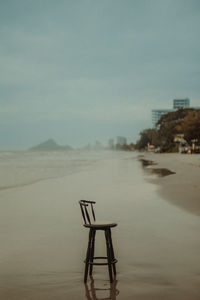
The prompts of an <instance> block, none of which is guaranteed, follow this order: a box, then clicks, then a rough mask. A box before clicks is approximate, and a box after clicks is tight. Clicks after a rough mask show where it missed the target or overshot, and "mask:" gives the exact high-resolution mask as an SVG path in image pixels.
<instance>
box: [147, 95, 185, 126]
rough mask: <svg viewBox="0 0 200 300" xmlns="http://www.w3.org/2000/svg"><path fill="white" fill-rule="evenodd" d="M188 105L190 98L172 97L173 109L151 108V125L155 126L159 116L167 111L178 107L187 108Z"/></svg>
mask: <svg viewBox="0 0 200 300" xmlns="http://www.w3.org/2000/svg"><path fill="white" fill-rule="evenodd" d="M188 107H190V99H189V98H185V99H174V100H173V109H152V111H151V114H152V123H153V127H156V123H157V122H158V121H159V120H160V118H161V116H163V115H165V114H167V113H168V112H172V111H176V110H177V109H179V108H188Z"/></svg>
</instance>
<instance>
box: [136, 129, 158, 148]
mask: <svg viewBox="0 0 200 300" xmlns="http://www.w3.org/2000/svg"><path fill="white" fill-rule="evenodd" d="M148 143H150V144H152V145H154V146H158V145H159V139H158V132H157V130H156V129H154V128H150V129H145V130H143V131H142V132H140V139H139V141H137V143H136V149H139V150H141V149H145V148H146V147H147V144H148Z"/></svg>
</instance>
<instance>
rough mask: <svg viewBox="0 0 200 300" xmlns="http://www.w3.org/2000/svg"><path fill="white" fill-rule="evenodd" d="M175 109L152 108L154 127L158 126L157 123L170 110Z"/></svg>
mask: <svg viewBox="0 0 200 300" xmlns="http://www.w3.org/2000/svg"><path fill="white" fill-rule="evenodd" d="M171 111H174V110H173V109H152V111H151V113H152V123H153V127H155V126H156V123H157V122H158V121H159V120H160V118H161V117H162V116H163V115H165V114H167V113H168V112H171Z"/></svg>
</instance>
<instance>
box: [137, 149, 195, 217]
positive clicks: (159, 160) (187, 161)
mask: <svg viewBox="0 0 200 300" xmlns="http://www.w3.org/2000/svg"><path fill="white" fill-rule="evenodd" d="M138 158H139V160H141V159H142V160H146V163H144V164H143V168H144V169H145V171H148V172H147V173H149V174H151V177H149V178H147V180H148V181H150V182H152V183H154V184H157V185H159V186H160V188H159V191H158V193H159V194H160V195H161V196H162V197H163V198H164V199H165V200H167V201H169V202H170V203H171V204H174V205H176V206H178V207H179V208H181V209H184V210H186V211H188V212H190V213H192V214H195V215H198V216H199V215H200V199H199V195H200V185H199V175H200V156H199V155H195V154H194V155H187V154H178V153H166V154H160V153H148V152H147V153H143V154H142V155H139V157H138ZM148 161H149V163H148ZM162 170H163V171H164V170H168V174H165V175H164V176H163V174H162ZM156 173H157V174H156ZM152 174H156V175H157V176H155V177H152Z"/></svg>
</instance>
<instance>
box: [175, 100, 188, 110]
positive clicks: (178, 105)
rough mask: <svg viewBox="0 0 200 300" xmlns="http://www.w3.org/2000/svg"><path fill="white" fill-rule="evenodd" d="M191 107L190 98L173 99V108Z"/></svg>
mask: <svg viewBox="0 0 200 300" xmlns="http://www.w3.org/2000/svg"><path fill="white" fill-rule="evenodd" d="M188 107H190V99H189V98H185V99H174V100H173V108H174V109H179V108H188Z"/></svg>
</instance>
